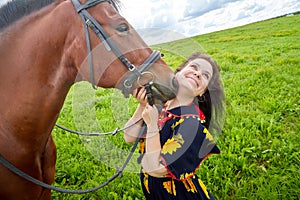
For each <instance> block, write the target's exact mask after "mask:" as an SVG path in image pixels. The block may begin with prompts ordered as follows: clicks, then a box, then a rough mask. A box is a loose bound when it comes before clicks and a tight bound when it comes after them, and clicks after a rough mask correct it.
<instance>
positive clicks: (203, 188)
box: [198, 179, 210, 199]
mask: <svg viewBox="0 0 300 200" xmlns="http://www.w3.org/2000/svg"><path fill="white" fill-rule="evenodd" d="M198 182H199V184H200V186H201V188H202V190H203V192H204V194H205V195H206V197H207V198H208V199H210V197H209V195H208V192H207V189H206V186H205V185H204V183H203V182H202V181H201V180H200V179H198Z"/></svg>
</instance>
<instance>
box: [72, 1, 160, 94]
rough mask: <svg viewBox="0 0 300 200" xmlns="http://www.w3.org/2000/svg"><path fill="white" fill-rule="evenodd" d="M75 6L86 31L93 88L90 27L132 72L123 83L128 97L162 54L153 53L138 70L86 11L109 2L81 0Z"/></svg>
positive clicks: (74, 3)
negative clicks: (134, 84) (144, 73)
mask: <svg viewBox="0 0 300 200" xmlns="http://www.w3.org/2000/svg"><path fill="white" fill-rule="evenodd" d="M72 2H73V5H74V7H75V9H76V11H77V13H78V14H79V15H80V17H81V19H82V22H83V26H84V30H85V38H86V44H87V49H88V61H89V65H90V79H91V80H90V81H91V83H92V86H93V88H95V89H96V88H97V87H96V84H95V80H94V69H93V57H92V54H91V44H90V37H89V32H88V27H90V28H91V29H92V30H93V31H94V32H95V34H96V35H97V36H98V37H99V38H100V40H101V41H102V43H103V45H104V46H105V48H106V49H107V51H112V52H113V53H114V54H115V55H116V56H117V57H118V58H119V60H120V61H121V62H122V63H123V64H124V65H125V66H126V67H127V69H128V70H129V71H131V75H129V76H128V77H127V78H126V80H124V83H123V90H122V92H123V93H124V95H125V96H128V90H129V89H130V88H131V87H132V84H133V83H134V82H135V81H137V80H138V78H140V77H141V76H142V75H143V72H145V71H147V70H148V69H149V68H150V67H151V66H152V64H153V63H155V62H156V61H157V60H158V59H159V58H160V57H161V54H160V52H158V51H153V52H152V54H151V55H150V56H149V57H148V58H147V59H146V61H144V63H143V64H142V65H141V66H139V67H138V68H136V67H135V66H134V65H133V64H132V63H131V62H130V61H129V60H128V59H127V58H126V57H125V56H124V55H123V54H122V52H121V51H120V49H119V48H118V46H117V45H116V43H115V42H114V41H113V40H112V39H111V37H110V36H109V35H108V34H107V32H106V31H105V30H104V29H103V27H102V26H101V25H100V24H99V23H98V22H97V20H95V18H94V17H92V16H91V15H90V14H89V13H88V11H87V10H86V9H88V8H90V7H93V6H95V5H97V4H99V3H103V2H109V3H111V2H110V1H109V0H91V1H87V2H85V3H83V4H81V3H80V2H79V0H72Z"/></svg>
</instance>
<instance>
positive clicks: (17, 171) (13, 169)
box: [0, 124, 146, 194]
mask: <svg viewBox="0 0 300 200" xmlns="http://www.w3.org/2000/svg"><path fill="white" fill-rule="evenodd" d="M145 130H146V125H145V124H144V125H143V126H142V128H141V130H140V132H139V134H138V136H137V139H136V141H135V143H134V145H133V146H132V148H131V150H130V153H129V155H128V156H127V158H126V161H125V162H124V164H123V165H122V167H121V168H120V169H118V171H117V172H116V173H115V174H114V175H112V176H111V177H110V178H109V179H108V180H107V181H106V182H104V183H102V184H101V185H99V186H97V187H94V188H91V189H86V190H68V189H63V188H58V187H55V186H52V185H49V184H47V183H44V182H42V181H40V180H37V179H35V178H33V177H32V176H30V175H28V174H26V173H24V172H23V171H21V170H20V169H18V168H16V167H15V166H14V165H13V164H11V163H10V162H9V161H7V160H6V159H5V158H4V157H3V156H2V155H1V154H0V163H1V164H2V165H3V166H5V167H6V168H7V169H9V170H10V171H11V172H13V173H15V174H16V175H19V176H20V177H22V178H24V179H26V180H27V181H30V182H31V183H34V184H36V185H39V186H41V187H43V188H46V189H49V190H54V191H57V192H62V193H69V194H85V193H89V192H94V191H96V190H99V189H100V188H103V187H104V186H106V185H108V184H109V183H110V182H112V181H113V180H114V179H116V178H117V177H122V172H123V171H124V169H125V167H126V166H127V164H128V163H129V161H130V159H131V157H132V155H133V153H134V151H135V149H136V147H137V145H138V143H139V140H140V138H141V136H142V134H143V133H144V132H145Z"/></svg>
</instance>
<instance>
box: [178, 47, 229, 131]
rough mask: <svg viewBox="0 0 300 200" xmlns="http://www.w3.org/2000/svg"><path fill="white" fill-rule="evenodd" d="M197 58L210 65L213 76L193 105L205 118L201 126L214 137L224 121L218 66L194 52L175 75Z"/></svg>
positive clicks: (223, 103)
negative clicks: (197, 107) (196, 106)
mask: <svg viewBox="0 0 300 200" xmlns="http://www.w3.org/2000/svg"><path fill="white" fill-rule="evenodd" d="M199 58H200V59H204V60H206V61H207V62H209V63H210V64H211V66H212V69H213V75H212V79H211V80H210V82H209V83H208V86H207V90H206V91H205V93H204V94H203V95H202V96H201V97H200V96H197V97H195V99H194V104H196V105H198V106H199V108H200V109H201V110H202V111H203V113H204V115H205V117H206V121H205V123H204V124H203V125H204V126H205V127H206V128H208V129H209V131H210V132H211V133H212V134H214V136H217V135H219V134H220V133H221V130H222V128H223V125H224V121H225V94H224V89H223V84H222V81H221V78H220V67H219V65H218V64H217V62H216V61H214V60H213V59H212V58H211V57H210V56H209V55H207V54H204V53H201V52H196V53H193V54H192V55H191V56H190V57H188V58H187V59H186V60H185V61H184V62H183V63H182V64H181V65H180V66H179V67H178V68H177V69H176V71H175V73H177V72H179V71H180V70H181V69H183V68H184V67H186V66H187V65H188V63H189V62H191V61H192V60H195V59H199Z"/></svg>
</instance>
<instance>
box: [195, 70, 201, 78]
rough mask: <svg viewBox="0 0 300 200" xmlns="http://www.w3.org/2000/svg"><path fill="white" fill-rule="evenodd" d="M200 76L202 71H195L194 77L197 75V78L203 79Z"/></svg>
mask: <svg viewBox="0 0 300 200" xmlns="http://www.w3.org/2000/svg"><path fill="white" fill-rule="evenodd" d="M200 74H201V72H200V71H198V70H195V71H194V75H195V76H196V77H197V78H200V77H201V76H200Z"/></svg>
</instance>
